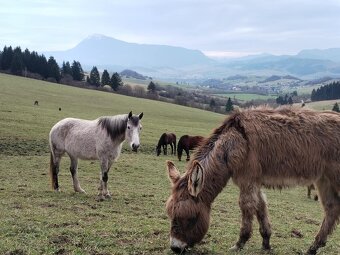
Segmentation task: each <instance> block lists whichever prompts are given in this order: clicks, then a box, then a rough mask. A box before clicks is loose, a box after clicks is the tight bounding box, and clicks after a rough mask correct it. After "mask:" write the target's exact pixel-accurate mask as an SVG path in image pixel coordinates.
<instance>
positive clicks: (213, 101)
mask: <svg viewBox="0 0 340 255" xmlns="http://www.w3.org/2000/svg"><path fill="white" fill-rule="evenodd" d="M209 106H210V108H211V109H214V108H215V107H216V102H215V99H213V98H212V99H210V103H209Z"/></svg>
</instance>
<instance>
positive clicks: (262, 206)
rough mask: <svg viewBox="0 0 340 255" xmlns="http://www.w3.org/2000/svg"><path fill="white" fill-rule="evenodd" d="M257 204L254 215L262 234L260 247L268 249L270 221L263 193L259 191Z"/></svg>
mask: <svg viewBox="0 0 340 255" xmlns="http://www.w3.org/2000/svg"><path fill="white" fill-rule="evenodd" d="M258 199H259V200H258V205H257V207H256V217H257V220H258V222H259V225H260V229H259V230H260V234H261V236H262V249H264V250H270V249H271V247H270V236H271V234H272V231H271V226H270V221H269V218H268V209H267V204H266V200H265V198H264V194H263V193H262V192H261V191H259V193H258Z"/></svg>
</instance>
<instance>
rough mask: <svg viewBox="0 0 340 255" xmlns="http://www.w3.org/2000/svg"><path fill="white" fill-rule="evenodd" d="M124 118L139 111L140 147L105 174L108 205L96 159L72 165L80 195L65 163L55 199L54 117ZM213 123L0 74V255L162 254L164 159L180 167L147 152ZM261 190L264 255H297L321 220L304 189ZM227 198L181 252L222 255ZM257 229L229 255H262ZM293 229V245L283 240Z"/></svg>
mask: <svg viewBox="0 0 340 255" xmlns="http://www.w3.org/2000/svg"><path fill="white" fill-rule="evenodd" d="M35 100H38V101H39V106H34V105H33V103H34V101H35ZM59 107H61V109H62V110H61V111H59V110H58V108H59ZM130 110H133V112H134V113H139V112H141V111H143V112H144V117H143V121H142V122H143V132H142V135H141V143H142V147H141V149H140V151H139V152H138V153H137V154H135V153H132V152H130V150H129V149H128V148H127V147H124V150H123V152H122V155H121V158H120V159H119V160H118V162H117V163H115V164H114V165H113V167H112V168H111V171H110V174H109V189H110V191H111V193H112V195H113V196H112V199H111V200H107V201H104V202H97V201H96V200H95V198H96V194H97V190H96V189H97V186H98V182H99V166H98V162H96V161H80V164H79V179H80V182H81V184H82V187H83V188H84V189H85V190H86V191H87V194H86V195H85V194H75V193H74V192H73V189H72V183H71V176H70V173H69V171H68V168H69V165H68V164H69V159H68V158H66V157H65V158H64V159H63V160H62V166H61V173H60V181H59V184H60V185H61V189H62V192H60V193H55V192H52V191H51V189H50V186H49V184H50V181H49V176H48V162H49V155H48V133H49V130H50V128H51V127H52V126H53V124H54V123H56V122H57V121H58V120H60V119H62V118H64V117H79V118H85V119H94V118H97V117H98V116H101V115H113V114H118V113H128V112H129V111H130ZM223 119H224V116H223V115H218V114H214V113H211V112H207V111H201V110H197V109H192V108H186V107H182V106H177V105H172V104H166V103H161V102H156V101H150V100H142V99H136V98H131V97H125V96H119V95H115V94H111V93H104V92H99V91H93V90H84V89H78V88H73V87H67V86H62V85H58V84H52V83H46V82H42V81H36V80H30V79H25V78H20V77H14V76H9V75H4V74H0V254H58V255H62V254H91V255H99V254H101V255H104V254H172V252H171V251H170V249H169V221H168V219H167V216H166V214H165V209H164V203H165V201H166V200H167V198H168V196H169V193H170V184H169V181H168V179H167V176H166V172H165V160H166V159H172V160H174V161H175V163H176V165H177V166H178V167H179V168H180V169H181V170H182V171H183V170H184V168H185V164H186V163H185V162H178V161H177V160H176V159H175V157H172V156H160V157H156V156H155V155H154V148H155V145H156V143H157V141H158V138H159V136H160V135H161V134H162V133H163V132H166V131H172V132H175V133H176V134H177V136H178V137H180V136H181V135H183V134H187V133H188V134H199V135H205V136H207V135H208V134H209V133H210V131H211V129H212V128H214V127H216V126H217V125H219V123H221V121H222V120H223ZM265 192H266V194H267V198H268V202H269V212H270V215H271V221H272V225H273V236H272V247H273V251H272V252H271V253H270V254H301V253H302V252H303V251H305V250H306V249H307V248H308V247H309V245H310V244H311V242H312V241H313V238H314V235H315V233H316V231H317V230H318V225H319V223H320V222H321V220H322V216H323V213H322V210H321V208H320V205H319V204H318V203H317V202H315V201H312V200H309V199H307V197H306V189H305V188H304V187H301V188H294V189H290V190H282V191H273V190H267V191H265ZM237 200H238V190H237V188H236V187H235V186H234V185H232V184H229V185H228V186H227V188H225V189H224V191H223V192H222V193H221V194H220V195H219V196H218V197H217V199H216V201H215V203H214V204H213V209H212V222H211V226H210V229H209V232H208V234H207V236H206V237H205V239H204V240H203V242H202V243H201V244H200V245H197V246H196V247H194V248H193V249H192V250H191V251H190V252H189V254H228V248H229V247H231V246H232V245H233V244H234V242H235V241H236V240H237V238H238V233H239V224H240V211H239V209H238V201H237ZM254 223H255V222H254ZM257 229H258V225H257V223H255V225H254V234H253V237H252V239H251V240H250V241H249V243H248V244H247V246H246V247H245V249H244V250H243V251H242V252H240V253H237V254H241V255H243V254H263V252H262V251H261V238H260V235H259V233H258V231H257ZM293 230H297V231H299V232H300V233H301V234H302V235H303V237H302V238H297V237H294V236H292V231H293ZM339 243H340V231H339V229H338V230H336V231H335V232H334V234H333V235H332V236H331V237H330V238H329V241H328V243H327V246H326V247H325V248H323V249H321V251H320V253H319V254H340V247H339ZM231 254H235V253H231Z"/></svg>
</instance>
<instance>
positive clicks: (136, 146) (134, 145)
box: [132, 143, 139, 152]
mask: <svg viewBox="0 0 340 255" xmlns="http://www.w3.org/2000/svg"><path fill="white" fill-rule="evenodd" d="M138 148H139V144H134V143H133V144H132V151H134V152H137V150H138Z"/></svg>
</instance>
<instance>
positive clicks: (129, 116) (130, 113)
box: [128, 111, 132, 119]
mask: <svg viewBox="0 0 340 255" xmlns="http://www.w3.org/2000/svg"><path fill="white" fill-rule="evenodd" d="M131 117H132V111H131V112H129V115H128V119H130V118H131Z"/></svg>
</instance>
